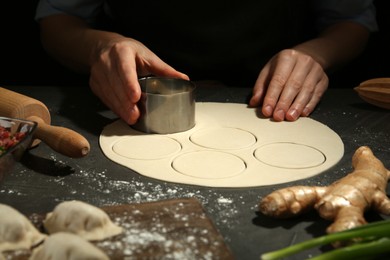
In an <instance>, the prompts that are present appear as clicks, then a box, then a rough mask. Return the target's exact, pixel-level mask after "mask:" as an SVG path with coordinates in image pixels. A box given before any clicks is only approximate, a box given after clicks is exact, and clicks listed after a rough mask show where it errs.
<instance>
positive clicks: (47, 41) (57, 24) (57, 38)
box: [40, 15, 123, 73]
mask: <svg viewBox="0 0 390 260" xmlns="http://www.w3.org/2000/svg"><path fill="white" fill-rule="evenodd" d="M40 28H41V41H42V45H43V47H44V49H45V50H46V51H47V52H48V53H49V54H50V55H51V56H52V57H53V58H55V59H56V60H58V61H59V62H60V63H61V64H63V65H64V66H66V67H68V68H70V69H73V70H75V71H78V72H82V73H88V72H89V70H90V67H91V64H92V62H93V61H94V59H96V57H97V55H98V53H99V52H100V51H101V48H102V46H106V45H107V43H109V42H114V41H115V40H116V39H120V38H123V36H121V35H119V34H116V33H112V32H106V31H99V30H94V29H92V28H90V27H89V26H88V24H87V23H85V22H84V21H83V20H81V19H79V18H77V17H73V16H69V15H53V16H49V17H46V18H44V19H42V20H41V21H40Z"/></svg>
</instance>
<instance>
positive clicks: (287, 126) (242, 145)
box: [99, 102, 344, 187]
mask: <svg viewBox="0 0 390 260" xmlns="http://www.w3.org/2000/svg"><path fill="white" fill-rule="evenodd" d="M195 121H196V125H195V126H194V127H193V128H192V129H190V130H188V131H185V132H181V133H175V134H164V135H158V134H144V133H141V132H139V131H137V130H134V129H133V128H131V127H130V126H129V125H127V124H126V123H124V122H123V121H122V120H117V121H115V122H113V123H111V124H109V125H107V126H106V127H105V128H104V129H103V131H102V133H101V135H100V139H99V142H100V147H101V149H102V151H103V153H104V154H105V155H106V156H107V157H108V158H110V159H111V160H113V161H115V162H117V163H119V164H121V165H123V166H126V167H128V168H130V169H132V170H134V171H136V172H138V173H139V174H141V175H145V176H147V177H151V178H155V179H159V180H163V181H168V182H175V183H184V184H192V185H200V186H208V187H254V186H263V185H272V184H279V183H286V182H291V181H295V180H300V179H304V178H308V177H311V176H314V175H317V174H320V173H322V172H323V171H325V170H327V169H329V168H330V167H332V166H334V165H335V164H336V163H337V162H338V161H339V160H340V159H341V158H342V156H343V154H344V144H343V142H342V140H341V138H340V137H339V136H338V135H337V133H335V132H334V131H333V130H332V129H330V128H329V127H327V126H326V125H324V124H322V123H320V122H318V121H315V120H313V119H310V118H300V119H298V120H297V121H295V122H287V121H285V122H274V121H272V120H270V119H265V118H259V117H258V116H257V115H256V109H255V108H248V107H247V105H246V104H237V103H214V102H198V103H196V116H195Z"/></svg>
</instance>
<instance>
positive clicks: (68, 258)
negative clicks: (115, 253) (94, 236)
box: [29, 232, 109, 260]
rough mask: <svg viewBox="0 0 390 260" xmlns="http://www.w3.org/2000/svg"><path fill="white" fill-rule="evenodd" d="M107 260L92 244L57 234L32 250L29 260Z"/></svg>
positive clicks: (76, 237)
mask: <svg viewBox="0 0 390 260" xmlns="http://www.w3.org/2000/svg"><path fill="white" fill-rule="evenodd" d="M84 259H91V260H92V259H93V260H109V258H108V256H107V255H106V254H105V253H104V252H103V251H102V250H100V249H99V248H98V247H96V246H94V245H93V244H92V243H90V242H88V241H87V240H85V239H83V238H82V237H79V236H77V235H75V234H72V233H65V232H59V233H55V234H53V235H51V236H49V237H48V238H47V239H46V240H45V242H44V243H43V244H42V245H40V246H39V247H37V248H36V249H34V251H33V253H32V255H31V258H29V260H84Z"/></svg>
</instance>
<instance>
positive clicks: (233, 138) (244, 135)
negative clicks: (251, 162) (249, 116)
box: [190, 127, 256, 150]
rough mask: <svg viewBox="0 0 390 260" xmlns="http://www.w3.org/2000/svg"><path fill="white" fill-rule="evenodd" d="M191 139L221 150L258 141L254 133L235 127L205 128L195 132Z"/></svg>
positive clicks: (199, 143)
mask: <svg viewBox="0 0 390 260" xmlns="http://www.w3.org/2000/svg"><path fill="white" fill-rule="evenodd" d="M190 140H191V142H193V143H194V144H197V145H200V146H202V147H207V148H212V149H221V150H230V149H242V148H247V147H250V146H252V145H254V144H255V143H256V137H255V136H254V135H253V134H252V133H250V132H248V131H246V130H243V129H239V128H233V127H209V128H203V129H200V130H198V131H196V132H195V133H193V134H192V135H191V136H190Z"/></svg>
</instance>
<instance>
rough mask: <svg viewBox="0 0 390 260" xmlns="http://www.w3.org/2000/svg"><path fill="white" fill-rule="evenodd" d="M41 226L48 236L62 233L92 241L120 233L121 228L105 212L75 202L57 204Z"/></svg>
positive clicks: (86, 204)
mask: <svg viewBox="0 0 390 260" xmlns="http://www.w3.org/2000/svg"><path fill="white" fill-rule="evenodd" d="M43 225H44V227H45V229H46V231H47V232H48V233H49V234H53V233H56V232H61V231H64V232H70V233H74V234H77V235H79V236H81V237H83V238H85V239H87V240H92V241H94V240H103V239H105V238H108V237H111V236H115V235H118V234H120V233H122V228H121V227H119V226H117V225H115V224H114V223H113V222H112V221H111V219H110V218H109V216H108V215H107V214H106V212H104V211H103V210H101V209H100V208H98V207H95V206H92V205H90V204H88V203H85V202H82V201H77V200H72V201H65V202H62V203H60V204H58V205H57V206H56V207H55V208H54V210H53V212H50V213H48V214H47V216H46V219H45V220H44V221H43Z"/></svg>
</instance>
